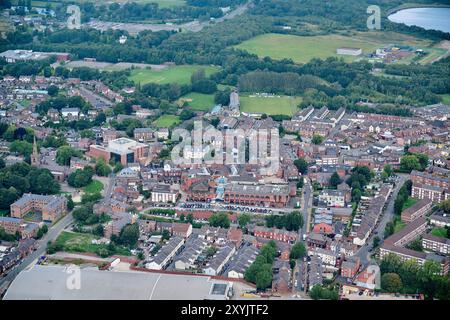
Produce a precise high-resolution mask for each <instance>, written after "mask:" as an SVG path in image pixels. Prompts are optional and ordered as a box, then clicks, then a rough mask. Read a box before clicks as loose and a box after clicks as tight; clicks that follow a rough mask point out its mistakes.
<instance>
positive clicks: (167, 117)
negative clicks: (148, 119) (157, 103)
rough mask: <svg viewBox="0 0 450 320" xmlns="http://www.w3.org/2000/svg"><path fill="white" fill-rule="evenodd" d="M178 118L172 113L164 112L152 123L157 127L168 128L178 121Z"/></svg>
mask: <svg viewBox="0 0 450 320" xmlns="http://www.w3.org/2000/svg"><path fill="white" fill-rule="evenodd" d="M180 122H181V121H180V118H179V117H178V116H175V115H172V114H164V115H162V116H160V117H159V118H158V119H156V120H155V122H154V124H155V126H157V127H158V128H169V127H171V126H173V125H176V124H178V123H180Z"/></svg>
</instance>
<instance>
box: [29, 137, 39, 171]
mask: <svg viewBox="0 0 450 320" xmlns="http://www.w3.org/2000/svg"><path fill="white" fill-rule="evenodd" d="M30 158H31V165H32V166H38V165H40V164H41V159H40V157H39V152H38V150H37V144H36V136H34V138H33V153H32V154H31V157H30Z"/></svg>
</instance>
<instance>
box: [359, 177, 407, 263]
mask: <svg viewBox="0 0 450 320" xmlns="http://www.w3.org/2000/svg"><path fill="white" fill-rule="evenodd" d="M407 179H408V175H404V174H401V175H398V180H397V181H396V184H395V187H394V190H393V191H392V193H391V196H390V199H389V200H388V205H387V207H386V209H385V210H384V212H383V216H382V217H381V220H380V221H379V222H378V224H377V226H376V227H375V230H374V232H372V234H371V235H370V236H369V238H368V239H367V241H366V243H367V245H365V246H362V247H361V248H360V249H359V251H358V253H357V254H356V255H357V256H358V257H359V258H360V259H361V264H362V265H367V264H368V263H369V262H370V252H369V250H370V249H371V248H372V243H373V238H374V237H375V236H376V235H377V236H378V237H379V238H380V240H381V241H380V245H381V244H382V243H383V241H384V239H383V233H384V229H386V224H387V223H388V222H389V221H392V220H393V219H394V203H395V199H396V198H397V194H398V192H399V190H400V188H401V187H402V186H403V184H404V183H405V181H406V180H407Z"/></svg>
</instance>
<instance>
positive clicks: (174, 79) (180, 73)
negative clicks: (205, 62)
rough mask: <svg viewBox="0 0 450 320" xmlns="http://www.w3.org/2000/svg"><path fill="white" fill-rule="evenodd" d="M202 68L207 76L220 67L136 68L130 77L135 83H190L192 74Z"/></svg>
mask: <svg viewBox="0 0 450 320" xmlns="http://www.w3.org/2000/svg"><path fill="white" fill-rule="evenodd" d="M200 69H204V70H205V74H206V76H209V75H211V74H213V73H215V72H217V71H219V68H218V67H213V66H200V65H181V66H173V67H170V68H167V69H164V70H151V69H135V70H132V71H131V75H130V77H129V79H130V80H132V81H134V82H135V83H139V82H140V83H141V85H144V84H146V83H157V84H167V83H178V84H189V83H190V82H191V76H192V74H193V73H194V72H195V71H197V70H200Z"/></svg>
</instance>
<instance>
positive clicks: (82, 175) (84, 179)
mask: <svg viewBox="0 0 450 320" xmlns="http://www.w3.org/2000/svg"><path fill="white" fill-rule="evenodd" d="M93 175H94V169H92V168H91V167H89V166H87V167H85V168H84V169H77V170H75V171H74V172H72V173H71V174H70V175H69V177H68V178H67V183H68V184H69V186H71V187H74V188H82V187H85V186H87V185H88V184H89V183H91V182H92V176H93Z"/></svg>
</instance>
